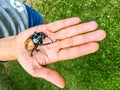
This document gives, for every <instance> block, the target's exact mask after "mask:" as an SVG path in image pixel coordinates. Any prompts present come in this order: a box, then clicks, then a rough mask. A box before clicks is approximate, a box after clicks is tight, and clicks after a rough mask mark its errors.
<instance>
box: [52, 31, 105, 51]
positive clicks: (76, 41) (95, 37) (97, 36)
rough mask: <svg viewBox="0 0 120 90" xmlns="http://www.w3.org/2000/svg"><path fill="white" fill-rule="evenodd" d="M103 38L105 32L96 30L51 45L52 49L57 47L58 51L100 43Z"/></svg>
mask: <svg viewBox="0 0 120 90" xmlns="http://www.w3.org/2000/svg"><path fill="white" fill-rule="evenodd" d="M105 36H106V33H105V31H103V30H97V31H94V32H90V33H86V34H82V35H78V36H75V37H71V38H67V39H64V40H61V41H58V42H56V43H55V44H53V47H59V49H61V48H67V47H71V46H76V45H81V44H85V43H88V42H93V41H100V40H103V39H104V38H105Z"/></svg>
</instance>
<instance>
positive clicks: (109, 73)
mask: <svg viewBox="0 0 120 90" xmlns="http://www.w3.org/2000/svg"><path fill="white" fill-rule="evenodd" d="M21 1H22V2H24V3H25V4H27V5H29V6H31V7H32V8H34V9H36V10H37V11H38V12H40V13H41V14H42V15H43V17H44V18H45V19H46V20H47V21H49V22H53V21H56V20H60V19H65V18H70V17H80V18H81V20H82V21H81V23H84V22H89V21H92V20H93V21H96V22H97V23H98V24H99V27H98V29H104V30H105V31H106V33H107V37H106V39H105V40H103V41H101V42H99V44H100V49H99V50H98V51H97V52H96V53H94V54H90V55H87V56H83V57H80V58H76V59H74V60H71V61H62V62H57V63H54V64H51V65H48V66H47V67H48V68H51V69H54V70H56V71H58V72H59V73H60V74H61V75H62V76H64V78H65V80H66V87H65V88H64V89H60V88H58V87H56V86H55V85H53V84H51V83H49V82H47V81H45V80H44V79H38V78H33V77H32V76H30V75H29V74H28V73H26V72H25V71H24V70H23V68H22V67H21V66H20V65H19V63H18V62H17V61H11V62H4V63H0V90H120V0H21Z"/></svg>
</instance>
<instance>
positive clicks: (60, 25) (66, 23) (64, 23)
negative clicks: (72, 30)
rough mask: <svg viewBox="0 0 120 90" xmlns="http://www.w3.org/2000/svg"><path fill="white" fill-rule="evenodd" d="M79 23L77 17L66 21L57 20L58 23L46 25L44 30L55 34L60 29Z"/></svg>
mask: <svg viewBox="0 0 120 90" xmlns="http://www.w3.org/2000/svg"><path fill="white" fill-rule="evenodd" d="M80 21H81V20H80V18H78V17H73V18H68V19H64V20H58V21H55V22H52V23H49V24H46V28H47V29H48V30H49V31H51V32H56V31H58V30H60V29H63V28H66V27H69V26H72V25H76V24H79V23H80Z"/></svg>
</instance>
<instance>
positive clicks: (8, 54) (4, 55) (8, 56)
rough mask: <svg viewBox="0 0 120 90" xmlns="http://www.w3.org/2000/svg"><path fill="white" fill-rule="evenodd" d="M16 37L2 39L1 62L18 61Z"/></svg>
mask: <svg viewBox="0 0 120 90" xmlns="http://www.w3.org/2000/svg"><path fill="white" fill-rule="evenodd" d="M15 37H16V36H11V37H7V38H2V39H0V42H1V43H0V60H2V61H10V60H16V59H17V53H16V43H15Z"/></svg>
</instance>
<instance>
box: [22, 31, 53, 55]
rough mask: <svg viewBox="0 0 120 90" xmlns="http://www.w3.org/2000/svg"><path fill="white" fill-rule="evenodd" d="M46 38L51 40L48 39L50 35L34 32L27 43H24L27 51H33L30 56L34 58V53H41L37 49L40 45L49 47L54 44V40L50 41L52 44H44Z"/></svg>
mask: <svg viewBox="0 0 120 90" xmlns="http://www.w3.org/2000/svg"><path fill="white" fill-rule="evenodd" d="M45 38H48V39H50V38H49V37H48V35H46V34H45V33H43V32H34V33H33V34H32V35H31V36H30V37H29V38H28V39H27V40H26V41H25V43H24V44H25V49H26V50H27V51H31V54H30V56H32V53H33V51H34V50H36V51H39V50H38V49H37V47H38V46H39V45H40V46H44V45H48V44H51V43H53V41H52V39H50V41H51V42H49V43H45V44H43V40H44V39H45ZM31 41H32V43H33V45H29V44H30V42H31Z"/></svg>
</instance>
